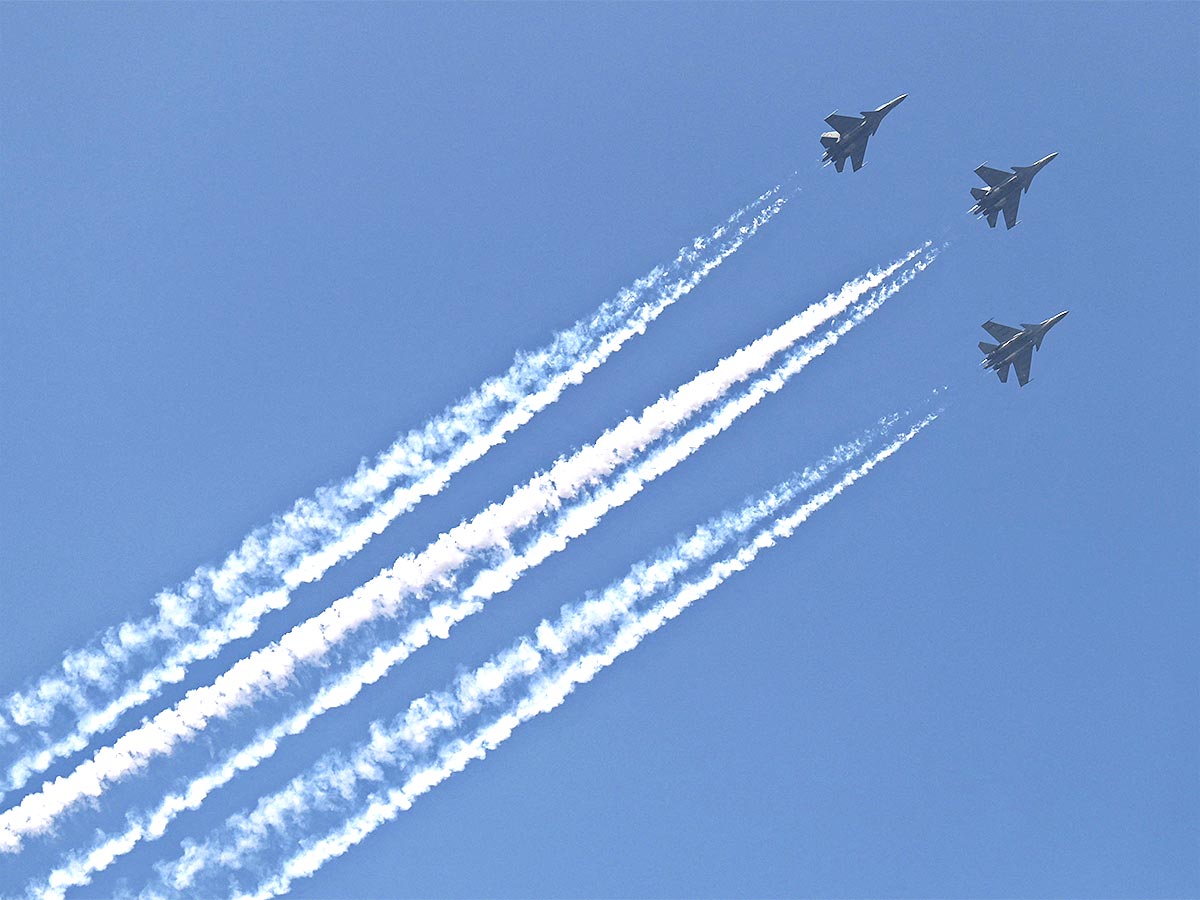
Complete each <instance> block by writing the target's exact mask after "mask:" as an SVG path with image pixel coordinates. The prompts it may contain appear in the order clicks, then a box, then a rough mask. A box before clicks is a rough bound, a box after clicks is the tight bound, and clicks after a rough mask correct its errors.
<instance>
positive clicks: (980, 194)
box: [971, 188, 987, 200]
mask: <svg viewBox="0 0 1200 900" xmlns="http://www.w3.org/2000/svg"><path fill="white" fill-rule="evenodd" d="M971 196H972V197H974V198H975V199H976V200H982V199H983V198H984V197H986V196H987V191H985V190H984V189H983V188H971Z"/></svg>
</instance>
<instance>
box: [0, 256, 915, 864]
mask: <svg viewBox="0 0 1200 900" xmlns="http://www.w3.org/2000/svg"><path fill="white" fill-rule="evenodd" d="M922 251H926V256H925V258H923V259H921V260H918V261H917V262H916V263H914V264H913V265H912V266H910V268H909V270H907V271H905V272H904V273H902V275H900V276H899V277H898V278H897V279H896V280H895V282H893V283H892V284H889V285H887V286H886V287H884V288H883V289H881V290H879V291H877V292H876V294H875V295H874V296H873V297H872V298H871V300H870V301H869V302H868V303H867V304H866V305H865V307H864V308H869V309H877V308H878V307H879V306H880V305H882V303H883V302H884V300H886V298H887V297H889V296H891V295H892V294H894V293H895V292H896V291H898V290H899V289H900V287H901V286H903V285H904V284H906V283H907V282H908V281H909V280H911V278H912V277H915V274H916V272H918V271H922V270H923V269H924V268H925V267H926V266H927V265H928V264H929V262H930V260H931V259H932V258H933V256H934V255H936V251H929V250H928V245H925V246H924V247H922V248H919V249H917V250H914V251H912V252H911V253H909V254H908V255H907V256H905V257H904V258H902V259H901V260H899V261H897V262H896V263H893V264H892V265H891V266H888V267H887V268H885V269H883V270H880V271H876V272H874V273H871V274H869V275H867V276H865V277H863V278H860V279H856V280H855V281H851V282H848V283H847V284H846V285H844V286H843V288H842V289H841V290H840V291H838V292H837V293H835V294H831V295H829V296H828V297H826V298H825V299H824V300H822V301H820V302H818V303H815V304H813V305H812V306H810V307H809V308H808V309H806V310H805V311H804V312H802V313H800V314H798V315H796V316H793V317H792V318H791V319H789V320H788V321H787V322H785V323H784V324H783V325H781V326H779V327H778V328H776V329H774V330H773V331H771V332H769V333H768V334H766V335H764V336H763V337H760V338H758V339H757V340H756V341H754V342H752V343H751V344H749V345H748V346H746V347H743V348H742V349H741V350H738V351H737V352H735V353H734V354H732V355H731V356H729V357H727V358H725V359H723V360H722V361H721V362H720V363H718V365H717V366H716V367H714V368H713V369H711V370H709V371H708V372H702V373H701V374H700V375H698V376H696V377H695V378H694V379H692V381H690V382H688V383H687V384H686V385H684V386H683V387H681V388H679V389H677V390H676V391H675V392H673V393H672V394H671V395H669V396H667V397H664V398H662V399H660V400H659V401H657V402H656V403H654V404H652V405H651V406H649V407H647V408H646V409H645V410H643V412H642V415H641V416H640V417H639V418H638V419H636V420H635V419H632V418H630V419H626V420H625V421H624V422H622V423H620V424H619V425H617V426H616V427H615V428H612V429H610V430H609V431H608V432H606V433H605V434H604V435H602V436H601V438H600V439H599V440H597V441H596V443H594V444H592V445H591V446H589V447H585V448H583V449H581V450H579V451H578V452H577V453H575V454H574V455H573V456H572V457H570V458H569V459H566V460H560V461H559V462H557V463H556V464H555V465H554V466H553V467H552V468H551V469H550V470H549V472H548V473H546V474H544V475H540V476H537V477H535V478H534V479H532V480H531V481H530V482H528V483H527V484H526V485H524V486H523V487H521V488H519V489H517V490H516V491H514V492H513V494H511V495H510V496H509V497H508V498H507V499H506V500H505V501H504V502H503V503H500V504H494V505H493V506H492V507H489V508H488V509H487V510H485V511H484V512H483V513H481V514H480V515H478V516H476V517H475V518H474V519H472V520H471V521H470V522H466V523H463V524H462V525H459V526H457V527H456V528H454V529H452V530H451V531H449V532H447V533H446V534H444V535H442V536H441V537H439V538H438V540H437V541H435V542H434V543H433V544H432V545H430V547H429V548H427V549H426V550H425V551H424V552H423V553H422V554H420V556H417V557H412V556H406V557H403V558H401V559H400V560H398V561H397V563H396V565H395V566H393V567H392V568H391V569H390V570H385V571H384V572H381V573H380V574H379V575H378V576H376V577H375V578H373V579H372V580H371V581H368V582H367V583H366V584H364V585H363V586H362V587H360V588H358V589H357V590H355V591H354V593H352V594H351V595H350V596H348V597H344V598H342V599H341V600H338V601H336V602H335V603H333V604H332V605H331V606H330V607H329V608H328V609H326V610H325V611H324V612H322V613H320V614H319V615H317V616H314V617H313V618H311V619H309V620H308V621H306V622H304V623H301V624H300V625H298V626H296V627H295V628H293V629H292V630H291V631H290V632H288V634H286V635H284V637H283V638H281V639H280V640H279V641H278V642H276V643H274V644H272V645H270V646H268V647H266V648H263V649H261V650H257V651H255V652H254V653H253V654H251V655H250V656H248V657H246V658H245V659H243V660H241V661H239V662H238V663H236V664H235V665H234V666H233V667H232V668H231V669H230V670H229V671H228V672H226V673H225V674H224V675H222V676H221V677H220V678H218V679H217V681H216V682H215V683H214V684H212V685H210V686H208V687H205V688H198V689H196V690H193V691H191V692H189V693H188V694H187V695H186V696H185V697H184V698H183V700H181V701H180V702H179V703H177V704H176V705H175V707H173V708H172V709H169V710H166V711H165V712H163V713H160V714H159V715H158V716H156V717H155V718H154V719H152V720H151V721H149V722H148V723H146V724H144V725H142V726H140V727H139V728H137V729H134V730H133V731H131V732H129V733H127V734H125V735H124V736H122V737H121V738H120V739H119V740H117V741H116V743H115V744H113V745H112V746H111V747H106V748H103V749H102V750H100V751H98V752H97V754H96V755H95V756H94V757H93V758H92V760H90V761H88V762H86V763H83V764H82V765H80V766H79V767H78V768H77V769H76V770H75V771H74V772H72V773H71V774H70V775H68V776H64V777H62V778H59V779H57V780H56V781H54V782H48V783H47V784H46V785H44V786H43V789H42V791H41V792H40V793H38V794H31V795H29V796H28V797H26V798H25V799H24V800H23V801H22V802H21V804H20V805H19V806H17V807H14V808H13V809H10V810H8V811H7V812H5V813H4V814H3V815H0V850H7V851H9V852H15V851H16V850H19V849H20V847H21V842H22V839H23V837H25V836H27V835H29V834H36V833H41V832H44V831H45V830H47V829H48V828H49V827H50V826H51V825H52V824H53V822H54V820H55V819H56V818H57V816H59V815H60V814H62V813H63V812H65V811H67V810H69V809H71V808H72V807H74V806H76V805H77V804H78V803H80V802H82V800H83V799H85V798H87V797H96V796H99V794H100V793H101V792H102V791H103V790H104V789H105V788H106V787H107V786H108V785H109V784H111V783H113V782H115V781H118V780H120V779H122V778H124V777H125V776H127V775H129V774H131V773H133V772H136V771H139V770H140V769H142V768H144V767H145V766H146V765H147V764H148V763H149V761H150V760H151V759H152V758H153V757H155V756H160V755H166V754H169V753H170V752H172V751H173V749H174V747H175V746H176V745H177V744H178V743H179V742H180V741H182V740H190V739H191V738H192V737H194V735H195V734H196V733H197V732H199V731H200V730H201V729H203V728H204V727H206V725H207V724H208V722H209V721H211V720H213V719H221V718H225V717H227V716H228V715H230V714H231V713H232V712H233V711H235V710H236V709H239V708H241V707H243V706H246V705H249V704H250V703H252V702H253V701H254V700H255V699H256V698H257V697H258V696H261V695H262V694H263V693H265V692H267V691H270V690H272V689H274V688H277V687H279V686H282V685H283V684H285V683H286V682H287V681H288V679H290V678H291V677H292V675H293V673H294V672H295V671H296V669H297V667H298V666H300V665H303V664H312V663H317V662H320V661H321V660H322V659H323V658H324V657H325V656H326V654H327V653H328V652H329V650H331V649H332V648H333V647H334V646H336V645H338V644H339V643H341V642H342V641H343V640H344V639H345V638H346V637H347V636H348V635H349V634H350V632H352V631H353V630H354V629H355V628H357V627H358V626H360V625H362V624H365V623H367V622H369V621H372V620H374V619H377V618H379V617H381V616H394V615H396V614H398V613H399V612H400V610H401V604H402V602H403V601H404V600H405V599H406V598H407V597H408V596H410V595H412V594H413V593H415V592H417V591H419V590H422V589H424V588H426V587H428V586H430V585H433V584H438V583H441V584H444V585H446V586H452V577H453V574H454V572H455V571H456V570H458V569H460V568H461V567H462V566H463V565H464V564H465V563H466V562H467V561H468V560H469V559H470V558H471V557H472V556H473V555H474V554H477V553H478V552H480V551H482V550H486V549H489V548H494V547H508V546H509V544H508V542H509V538H510V536H511V535H512V533H513V532H514V531H515V530H516V529H518V528H521V527H523V526H525V525H527V524H529V523H531V522H532V521H533V520H534V519H536V517H537V516H538V515H540V514H541V513H542V512H544V511H547V510H550V509H555V508H557V507H558V506H559V505H560V504H561V503H562V502H563V501H564V500H566V499H569V498H570V497H571V496H573V495H574V494H575V493H577V492H578V491H579V490H580V489H582V488H583V487H585V486H586V485H587V484H590V483H593V482H595V481H597V480H599V479H600V478H603V477H605V476H607V475H609V474H610V473H611V472H613V471H614V470H615V469H616V468H617V466H618V465H620V464H621V463H623V462H625V461H627V460H629V459H631V458H632V457H633V456H634V455H635V454H637V453H639V452H640V451H641V450H642V449H644V448H645V447H646V446H647V445H648V444H650V443H651V442H652V441H654V440H657V439H658V438H659V437H660V436H662V435H664V434H666V433H668V432H670V431H672V430H674V429H675V428H677V427H678V426H680V425H681V424H682V423H683V422H685V421H686V420H687V419H688V418H690V417H691V416H692V415H693V414H694V413H696V412H697V411H699V410H700V409H701V408H702V407H704V406H705V405H707V404H708V403H710V402H712V401H713V400H716V399H718V398H720V397H721V396H723V395H724V394H725V393H726V392H727V391H728V390H729V389H730V388H732V387H733V386H734V385H736V384H737V383H739V382H741V381H744V380H745V379H746V378H748V377H750V375H752V374H753V373H754V372H756V371H759V370H761V369H762V368H763V367H764V366H766V365H767V364H768V363H769V362H770V360H771V359H772V358H773V357H774V356H775V355H777V354H778V353H780V352H782V351H784V350H786V349H788V347H790V346H793V345H794V344H796V343H797V342H798V341H799V340H800V339H801V338H803V337H805V336H806V335H808V334H811V333H812V331H813V330H815V328H816V327H817V326H818V325H820V323H821V322H822V321H825V320H827V319H829V318H830V317H831V316H836V315H839V314H840V313H842V312H844V311H845V310H846V309H847V308H848V307H849V306H850V305H851V304H852V303H854V301H855V300H857V299H859V298H861V297H862V295H863V294H865V293H867V292H868V291H870V290H871V289H872V288H875V287H878V286H879V284H880V283H881V282H883V281H885V280H886V279H887V278H888V277H889V276H890V275H892V274H893V273H895V272H896V271H897V269H899V268H900V267H902V266H903V265H905V264H906V263H908V262H910V261H911V260H912V259H913V258H914V257H915V256H917V255H918V254H920V253H921V252H922ZM866 314H869V313H863V312H862V311H861V310H860V311H859V312H856V314H855V316H852V317H851V320H855V319H857V320H858V321H861V318H863V317H865V315H866ZM839 327H840V328H841V329H843V330H842V331H841V333H844V331H845V330H849V328H850V327H853V325H852V324H851V325H848V326H847V325H845V324H843V326H839ZM837 332H838V330H837V329H835V330H833V331H831V332H829V333H827V334H826V335H825V336H824V337H822V338H821V339H820V340H819V341H815V342H813V343H811V344H806V345H804V346H803V347H802V348H801V349H800V350H799V351H798V352H797V353H795V354H793V355H792V357H790V358H789V360H788V362H787V365H786V368H787V372H786V374H784V375H782V376H781V375H780V373H779V372H778V371H776V372H773V373H772V374H771V375H770V376H768V377H767V378H764V379H760V380H759V381H758V382H755V384H754V386H753V387H752V388H751V390H750V391H748V392H747V395H749V397H750V398H751V399H746V397H740V398H738V400H737V401H735V402H734V403H732V404H728V405H727V408H722V409H721V410H719V411H718V413H717V414H716V415H714V416H713V418H712V419H710V421H709V423H707V424H706V425H705V426H702V427H701V428H699V429H694V430H693V432H692V433H690V434H689V435H687V436H686V437H685V439H684V440H682V441H677V442H673V443H671V444H669V445H668V446H667V447H665V448H664V449H663V450H662V451H661V452H659V453H656V454H654V455H653V456H652V457H651V458H650V459H649V460H647V462H646V464H644V465H643V466H639V467H638V469H637V470H635V472H634V473H633V474H631V475H630V477H628V478H625V479H622V480H620V481H618V482H617V484H616V485H615V486H614V487H613V488H610V489H608V490H606V491H602V492H600V494H598V495H597V497H595V498H593V500H592V501H591V502H589V503H584V504H581V505H580V507H578V508H577V509H576V510H572V511H570V512H569V513H568V514H567V515H565V516H564V517H563V522H564V524H563V525H562V526H561V527H560V528H558V529H554V530H552V531H550V532H547V533H545V534H543V535H542V536H541V537H539V538H538V539H536V540H535V541H534V542H533V545H532V547H531V549H529V550H527V551H525V552H524V553H522V554H520V555H517V556H513V557H512V558H511V561H510V564H509V565H507V566H504V567H501V570H500V571H498V572H497V571H495V570H493V571H491V572H485V573H483V574H482V575H481V576H480V577H479V578H478V579H477V580H476V583H475V584H473V585H472V586H471V587H469V588H468V589H467V590H466V591H465V592H463V594H462V596H461V597H453V598H452V599H450V600H448V601H445V602H441V601H438V602H434V603H433V604H431V606H430V608H429V610H428V614H427V615H426V616H425V618H423V619H421V620H419V621H417V622H416V623H415V624H414V625H413V626H411V627H410V628H409V630H408V631H407V632H406V634H405V635H404V637H403V638H402V639H401V641H399V642H398V643H397V644H396V645H394V646H393V647H392V648H390V649H389V651H387V652H383V651H381V650H380V649H379V648H376V649H375V651H374V653H373V655H372V657H371V659H370V660H369V661H368V662H367V663H366V664H365V665H363V666H361V667H360V668H359V669H358V670H356V672H361V673H362V674H361V677H360V676H358V675H356V674H355V673H352V675H351V676H350V677H343V678H339V679H338V681H337V690H336V691H333V692H331V693H329V694H325V693H324V692H323V693H322V695H321V696H319V698H318V699H319V700H320V701H321V704H322V706H324V708H325V709H327V708H331V706H332V705H343V704H344V703H347V702H349V701H350V699H352V698H353V697H354V696H355V695H356V694H357V693H358V692H359V691H360V690H361V689H362V687H363V685H364V684H365V683H367V682H366V681H365V680H364V679H367V678H369V679H371V680H377V679H378V678H380V677H382V675H383V674H384V673H386V671H387V670H388V669H389V668H390V667H391V666H393V665H395V664H396V663H397V662H399V661H402V660H403V659H406V658H407V657H408V656H409V655H410V654H411V653H412V651H413V650H415V649H418V648H419V647H422V646H424V645H425V644H426V643H428V642H429V640H431V639H432V637H443V638H444V637H446V636H447V634H448V632H449V630H450V628H451V627H452V626H453V625H454V624H455V623H457V622H459V621H461V620H462V619H463V618H465V617H466V616H468V615H470V614H472V613H473V612H475V611H477V610H479V609H481V608H482V606H483V603H484V601H485V600H486V599H487V598H488V597H490V596H492V595H494V594H495V593H496V592H497V591H499V590H504V589H506V588H507V587H508V586H509V585H511V583H512V581H513V579H515V578H516V577H517V576H518V575H519V574H520V573H521V572H523V571H525V570H527V569H528V568H529V566H530V565H533V564H536V563H537V562H540V561H541V560H542V559H545V558H546V556H548V555H549V554H550V553H552V552H554V551H555V550H557V549H561V548H562V547H563V546H565V545H566V542H567V541H568V540H570V539H571V537H573V536H575V535H578V534H582V533H583V532H584V531H586V530H587V529H588V528H590V527H591V526H592V525H593V524H595V522H596V521H598V520H599V517H600V516H601V515H603V514H604V512H605V511H607V510H608V509H612V508H613V507H614V506H615V505H619V503H623V502H625V500H627V499H628V498H629V497H632V496H633V495H634V494H636V493H637V492H638V491H640V490H641V486H642V485H644V484H645V483H646V481H647V480H648V479H649V478H651V477H656V476H657V474H661V472H664V471H667V470H669V469H670V468H672V467H673V466H674V465H677V464H678V462H679V461H681V460H682V459H684V458H686V457H687V456H688V455H690V453H692V452H694V451H695V449H697V448H698V447H699V446H702V445H703V443H704V442H705V441H706V440H708V438H709V437H711V436H712V435H715V434H717V433H719V432H720V431H722V430H724V428H726V427H728V424H729V423H730V422H732V421H733V419H735V418H736V417H737V416H738V415H740V414H741V413H742V412H744V411H745V410H746V409H749V408H751V407H752V406H753V405H754V404H756V403H757V402H759V400H761V399H762V397H764V396H766V395H767V394H768V393H773V392H774V391H777V390H779V388H781V387H782V386H783V384H784V383H785V382H786V379H787V378H788V377H790V375H791V374H794V373H795V372H797V371H799V370H800V369H802V368H803V367H804V366H805V365H807V362H808V361H809V360H811V359H813V358H815V357H816V356H818V355H820V354H821V353H823V352H824V350H825V349H827V348H828V347H829V346H832V344H833V343H836V341H837ZM321 711H324V709H322V710H321Z"/></svg>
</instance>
